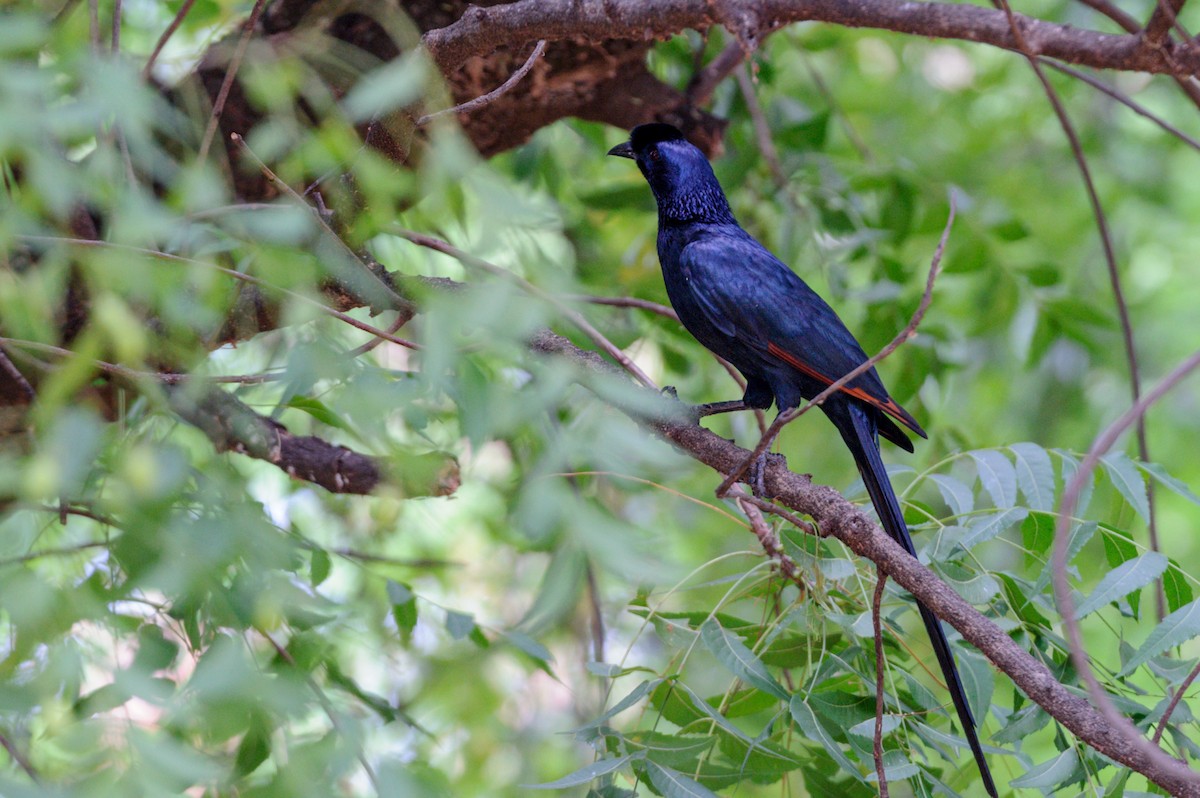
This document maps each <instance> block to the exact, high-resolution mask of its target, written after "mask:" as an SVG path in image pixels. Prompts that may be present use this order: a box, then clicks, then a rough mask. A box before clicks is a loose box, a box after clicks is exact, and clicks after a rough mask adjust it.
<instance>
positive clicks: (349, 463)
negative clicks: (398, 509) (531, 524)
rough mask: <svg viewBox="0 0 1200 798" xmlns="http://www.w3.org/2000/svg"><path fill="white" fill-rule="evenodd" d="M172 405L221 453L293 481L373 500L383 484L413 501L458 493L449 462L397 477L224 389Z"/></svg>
mask: <svg viewBox="0 0 1200 798" xmlns="http://www.w3.org/2000/svg"><path fill="white" fill-rule="evenodd" d="M196 387H200V386H196ZM168 399H169V401H170V403H171V409H172V410H174V411H175V413H176V414H177V415H178V416H179V417H180V418H182V419H183V420H184V421H186V422H188V423H189V424H191V425H192V426H194V427H197V428H198V429H200V430H201V431H202V432H203V433H204V434H205V435H207V436H208V437H209V439H210V440H212V442H213V444H214V445H215V446H216V447H217V450H218V451H233V452H238V453H239V454H245V455H248V456H250V457H254V458H256V459H259V460H265V461H267V462H268V463H271V464H272V465H275V466H277V467H278V468H279V469H280V470H281V471H284V472H285V473H287V474H288V476H291V477H294V478H296V479H302V480H305V481H307V482H312V483H315V484H317V485H320V486H321V487H323V488H325V489H326V490H328V491H330V492H333V493H352V494H368V493H370V492H371V491H373V490H374V489H375V488H376V487H378V486H379V484H380V483H382V482H384V481H389V482H396V483H398V484H400V485H401V487H403V488H404V490H405V492H406V494H407V495H410V496H420V495H427V496H447V495H449V494H451V493H453V492H454V491H455V490H457V489H458V485H459V475H458V463H457V462H455V460H454V459H453V458H450V457H445V456H441V455H432V456H431V457H432V458H434V459H435V460H436V461H437V462H436V463H434V462H432V461H430V462H425V461H426V460H427V459H428V458H420V457H417V458H405V461H406V462H405V463H403V465H404V466H405V467H406V471H407V470H408V467H409V466H410V465H412V464H410V463H408V462H407V461H408V460H410V459H412V460H414V461H415V462H416V463H417V465H416V466H415V467H413V468H412V470H411V473H406V474H397V473H396V467H392V465H391V464H388V463H385V462H384V461H383V460H381V459H379V458H376V457H370V456H368V455H365V454H360V453H358V452H355V451H353V450H352V449H347V448H346V447H345V446H339V445H337V444H333V443H329V442H328V441H325V440H322V439H321V438H317V437H315V436H312V435H293V434H292V433H290V432H288V430H287V427H285V426H283V425H282V424H280V423H278V422H276V421H273V420H271V419H269V418H267V417H265V416H261V415H259V414H258V413H255V412H254V411H253V410H251V409H250V408H249V407H247V406H246V405H245V404H243V403H242V402H241V401H240V400H239V399H237V397H235V396H233V395H232V394H230V393H228V392H226V391H224V390H221V389H219V388H207V387H200V390H198V391H196V390H189V388H188V387H179V388H171V389H170V390H169V393H168ZM397 465H400V464H397ZM430 466H432V467H430Z"/></svg>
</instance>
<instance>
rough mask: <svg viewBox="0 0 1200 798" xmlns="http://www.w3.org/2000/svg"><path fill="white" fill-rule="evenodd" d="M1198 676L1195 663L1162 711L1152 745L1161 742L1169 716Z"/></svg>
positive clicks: (1199, 665)
mask: <svg viewBox="0 0 1200 798" xmlns="http://www.w3.org/2000/svg"><path fill="white" fill-rule="evenodd" d="M1197 676H1200V662H1197V663H1196V667H1194V668H1192V671H1191V673H1189V674H1188V675H1187V678H1186V679H1184V680H1183V684H1181V685H1179V689H1178V690H1176V691H1175V694H1174V695H1173V696H1171V701H1170V703H1168V704H1167V708H1166V709H1165V710H1163V716H1162V720H1160V721H1159V722H1158V728H1157V729H1155V730H1154V737H1153V738H1152V739H1153V740H1154V744H1155V745H1158V744H1159V742H1160V741H1161V740H1162V736H1163V732H1164V731H1166V730H1167V721H1169V720H1170V719H1171V715H1172V714H1173V713H1174V712H1175V707H1177V706H1179V702H1180V701H1181V700H1182V699H1183V694H1184V693H1186V692H1187V690H1188V688H1189V687H1191V686H1192V682H1194V681H1196V677H1197Z"/></svg>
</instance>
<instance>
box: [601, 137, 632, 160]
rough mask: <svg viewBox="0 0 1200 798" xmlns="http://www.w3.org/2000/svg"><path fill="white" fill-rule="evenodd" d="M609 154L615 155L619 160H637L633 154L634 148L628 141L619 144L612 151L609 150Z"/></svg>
mask: <svg viewBox="0 0 1200 798" xmlns="http://www.w3.org/2000/svg"><path fill="white" fill-rule="evenodd" d="M608 154H609V155H615V156H617V157H618V158H630V159H635V158H634V154H633V147H631V146H630V144H629V142H628V141H622V142H621V143H620V144H618V145H617V146H615V147H613V148H612V149H611V150H609V151H608ZM635 160H636V159H635Z"/></svg>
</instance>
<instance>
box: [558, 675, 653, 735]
mask: <svg viewBox="0 0 1200 798" xmlns="http://www.w3.org/2000/svg"><path fill="white" fill-rule="evenodd" d="M663 683H664V681H663V680H662V679H647V680H645V681H643V682H642V683H641V684H639V685H638V686H637V687H635V688H633V689H632V690H630V691H629V694H628V695H626V696H625V697H624V698H622V699H621V700H620V701H618V702H617V703H615V704H613V705H612V706H611V707H609V709H608V710H607V711H606V712H605V713H604V714H603V715H601V716H600V717H598V718H596V719H594V720H592V721H589V722H588V723H587V724H585V725H583V726H580V727H579V728H577V729H575V731H577V732H579V731H583V730H584V729H592V728H595V727H597V726H603V725H604V724H605V723H607V722H608V720H609V719H610V718H614V717H616V716H617V715H620V714H621V713H622V712H624V711H625V710H627V709H629V708H630V707H631V706H633V705H634V704H636V703H637V702H639V701H641V700H642V699H643V698H644V697H645V696H646V695H647V694H648V693H649V692H650V691H651V690H653V689H655V688H656V687H658V686H659V685H660V684H663Z"/></svg>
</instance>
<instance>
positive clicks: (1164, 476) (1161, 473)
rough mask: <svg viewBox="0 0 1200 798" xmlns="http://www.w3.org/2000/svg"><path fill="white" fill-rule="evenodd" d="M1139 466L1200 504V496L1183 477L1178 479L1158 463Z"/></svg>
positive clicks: (1167, 485)
mask: <svg viewBox="0 0 1200 798" xmlns="http://www.w3.org/2000/svg"><path fill="white" fill-rule="evenodd" d="M1138 468H1140V469H1142V470H1143V471H1145V472H1146V473H1147V474H1149V475H1150V476H1152V477H1154V479H1155V480H1157V481H1158V482H1161V483H1162V484H1163V485H1165V486H1166V487H1168V488H1170V489H1171V490H1173V491H1175V492H1176V493H1178V494H1179V495H1180V496H1182V497H1184V498H1185V499H1187V500H1188V501H1191V502H1193V503H1195V504H1200V496H1197V495H1196V494H1195V493H1193V492H1192V489H1191V488H1189V487H1188V486H1187V483H1186V482H1184V481H1183V480H1181V479H1176V478H1175V477H1173V476H1171V475H1170V474H1168V473H1167V470H1166V469H1165V468H1163V467H1162V466H1160V465H1159V464H1158V463H1138Z"/></svg>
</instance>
